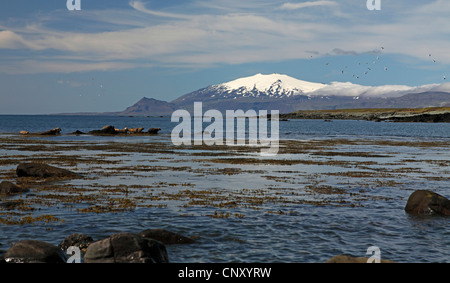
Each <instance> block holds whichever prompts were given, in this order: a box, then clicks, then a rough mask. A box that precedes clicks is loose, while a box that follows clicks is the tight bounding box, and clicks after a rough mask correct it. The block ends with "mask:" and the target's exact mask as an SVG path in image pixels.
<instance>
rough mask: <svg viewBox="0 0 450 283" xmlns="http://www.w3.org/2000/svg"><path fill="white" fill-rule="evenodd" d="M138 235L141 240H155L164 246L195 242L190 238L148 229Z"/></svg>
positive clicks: (162, 230) (165, 231)
mask: <svg viewBox="0 0 450 283" xmlns="http://www.w3.org/2000/svg"><path fill="white" fill-rule="evenodd" d="M138 235H139V236H141V237H143V238H148V239H154V240H157V241H159V242H161V243H163V244H165V245H173V244H191V243H194V242H195V241H194V240H193V239H191V238H187V237H185V236H182V235H180V234H177V233H173V232H170V231H167V230H164V229H148V230H144V231H142V232H140V233H139V234H138Z"/></svg>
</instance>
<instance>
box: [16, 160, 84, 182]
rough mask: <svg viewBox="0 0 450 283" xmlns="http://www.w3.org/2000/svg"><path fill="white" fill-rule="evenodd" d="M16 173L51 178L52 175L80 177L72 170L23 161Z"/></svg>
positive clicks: (21, 175)
mask: <svg viewBox="0 0 450 283" xmlns="http://www.w3.org/2000/svg"><path fill="white" fill-rule="evenodd" d="M16 174H17V176H18V177H39V178H50V177H72V178H75V177H80V175H79V174H76V173H74V172H72V171H69V170H66V169H61V168H57V167H54V166H50V165H47V164H42V163H34V162H33V163H21V164H19V166H17V169H16Z"/></svg>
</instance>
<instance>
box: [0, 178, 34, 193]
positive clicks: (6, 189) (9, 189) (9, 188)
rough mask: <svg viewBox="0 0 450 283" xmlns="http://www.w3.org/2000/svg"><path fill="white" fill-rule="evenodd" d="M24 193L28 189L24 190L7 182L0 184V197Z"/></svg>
mask: <svg viewBox="0 0 450 283" xmlns="http://www.w3.org/2000/svg"><path fill="white" fill-rule="evenodd" d="M24 192H28V189H24V188H22V187H19V186H17V185H15V184H13V183H11V182H8V181H3V182H1V183H0V195H14V194H20V193H24Z"/></svg>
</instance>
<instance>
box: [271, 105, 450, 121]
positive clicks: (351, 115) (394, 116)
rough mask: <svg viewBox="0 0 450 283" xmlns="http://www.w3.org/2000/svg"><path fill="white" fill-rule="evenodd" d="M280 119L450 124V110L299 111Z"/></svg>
mask: <svg viewBox="0 0 450 283" xmlns="http://www.w3.org/2000/svg"><path fill="white" fill-rule="evenodd" d="M280 119H319V120H325V121H331V120H366V121H376V122H382V121H387V122H421V123H449V122H450V108H449V107H438V108H436V107H434V108H419V109H406V108H405V109H403V108H402V109H342V110H314V111H297V112H293V113H288V114H280Z"/></svg>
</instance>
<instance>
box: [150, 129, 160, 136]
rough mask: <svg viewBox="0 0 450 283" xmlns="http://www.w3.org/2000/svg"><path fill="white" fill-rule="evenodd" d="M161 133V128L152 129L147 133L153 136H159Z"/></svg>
mask: <svg viewBox="0 0 450 283" xmlns="http://www.w3.org/2000/svg"><path fill="white" fill-rule="evenodd" d="M159 131H161V129H160V128H151V129H149V130H148V131H147V133H149V134H151V135H157V134H158V132H159Z"/></svg>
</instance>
